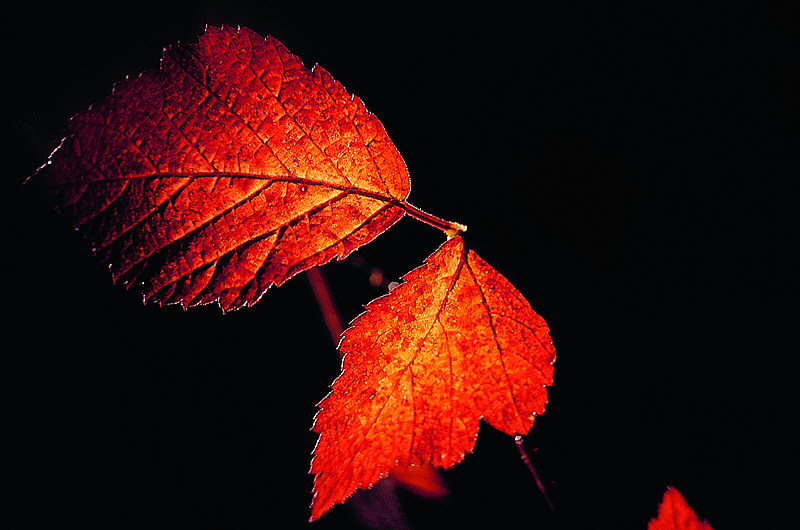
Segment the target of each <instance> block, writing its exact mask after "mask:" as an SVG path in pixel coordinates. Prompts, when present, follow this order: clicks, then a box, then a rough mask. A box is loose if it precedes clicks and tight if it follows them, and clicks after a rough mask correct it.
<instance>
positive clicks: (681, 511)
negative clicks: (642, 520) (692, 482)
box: [647, 486, 712, 530]
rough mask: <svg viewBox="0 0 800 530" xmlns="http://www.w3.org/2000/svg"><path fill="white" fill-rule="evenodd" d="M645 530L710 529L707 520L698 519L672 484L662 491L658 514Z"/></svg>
mask: <svg viewBox="0 0 800 530" xmlns="http://www.w3.org/2000/svg"><path fill="white" fill-rule="evenodd" d="M647 530H712V529H711V525H710V524H708V522H707V521H704V520H702V519H700V518H699V517H698V516H697V514H696V513H695V512H694V510H692V508H691V507H690V506H689V504H688V503H687V502H686V499H684V498H683V495H681V494H680V492H679V491H678V490H676V489H675V488H673V487H672V486H670V487H668V488H667V491H665V492H664V499H663V500H662V501H661V504H660V505H659V506H658V515H657V516H656V518H655V519H651V520H650V523H649V524H648V525H647Z"/></svg>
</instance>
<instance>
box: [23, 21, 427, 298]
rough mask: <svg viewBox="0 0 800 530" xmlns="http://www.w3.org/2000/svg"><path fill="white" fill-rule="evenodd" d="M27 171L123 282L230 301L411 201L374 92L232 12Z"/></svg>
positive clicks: (254, 293) (353, 243) (339, 251)
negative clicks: (370, 98)
mask: <svg viewBox="0 0 800 530" xmlns="http://www.w3.org/2000/svg"><path fill="white" fill-rule="evenodd" d="M29 182H30V183H34V184H38V185H41V186H42V187H43V188H44V189H45V190H46V191H47V193H48V194H49V195H50V197H51V199H52V200H53V202H54V203H55V205H56V206H57V209H58V210H60V211H61V213H63V214H64V215H66V216H67V217H68V218H69V219H70V222H71V223H72V224H73V225H74V226H75V227H76V228H78V229H79V230H80V231H81V232H82V233H83V234H85V236H86V237H87V238H88V239H89V240H90V242H91V244H92V246H93V250H94V252H95V253H96V254H98V255H100V256H102V257H103V258H104V259H105V260H106V261H107V263H108V265H109V269H110V272H111V274H112V277H113V279H114V281H115V282H121V283H123V284H126V285H132V284H135V283H139V284H141V285H142V289H143V293H144V298H145V300H146V301H153V302H158V303H160V304H169V303H180V304H182V305H183V306H184V307H188V306H192V305H197V304H206V303H210V302H215V301H216V302H218V303H219V305H220V307H221V308H222V309H223V310H224V311H227V310H231V309H235V308H238V307H241V306H244V305H252V304H253V303H255V302H256V301H257V300H258V299H259V298H260V297H261V295H262V294H263V293H264V292H265V291H266V290H267V289H268V288H269V287H270V286H272V285H280V284H281V283H283V282H284V281H286V280H287V279H288V278H290V277H291V276H293V275H294V274H296V273H298V272H301V271H304V270H306V269H309V268H311V267H313V266H315V265H318V264H322V263H325V262H327V261H330V260H331V259H333V258H338V259H342V258H344V257H346V256H347V255H349V254H350V253H351V252H353V250H355V249H356V248H358V247H360V246H361V245H364V244H365V243H367V242H369V241H371V240H372V239H374V238H375V237H377V236H378V235H379V234H381V233H382V232H383V231H385V230H386V229H387V228H388V227H390V226H391V225H392V224H393V223H395V222H396V221H397V220H398V219H400V218H401V217H402V216H403V215H404V213H405V212H406V211H408V209H409V207H410V205H408V204H407V203H405V199H406V197H407V196H408V193H409V186H410V183H409V177H408V172H407V170H406V166H405V164H404V162H403V159H402V158H401V156H400V154H399V153H398V151H397V149H396V148H395V147H394V145H393V144H392V142H391V140H390V139H389V137H388V136H387V134H386V131H385V130H384V127H383V125H382V124H381V122H380V121H379V120H378V119H377V118H376V117H375V116H374V115H373V114H371V113H369V112H368V111H367V110H366V108H365V107H364V104H363V103H362V101H361V100H360V99H358V98H357V97H354V96H350V95H349V94H348V93H347V92H346V91H345V89H344V87H343V86H342V85H341V84H340V83H338V82H337V81H335V80H334V79H333V78H332V77H331V75H330V74H329V73H328V72H327V71H325V70H324V69H323V68H320V67H319V66H316V67H315V68H314V69H313V70H308V69H306V68H305V67H304V66H303V63H302V62H301V61H300V60H299V59H298V58H297V57H295V56H294V55H292V54H291V53H289V51H288V50H287V49H286V48H285V47H284V46H283V45H282V44H281V43H280V42H278V41H277V40H276V39H275V38H273V37H267V38H266V39H264V38H262V37H260V36H259V35H257V34H256V33H254V32H252V31H250V30H248V29H245V28H239V29H238V30H237V29H234V28H230V27H222V28H213V27H209V28H208V29H207V31H206V33H205V34H204V35H203V36H202V37H201V38H200V40H199V43H198V44H196V45H190V44H179V45H177V46H173V47H170V48H168V49H165V50H164V54H163V58H162V60H161V68H160V70H158V71H146V72H143V73H142V74H141V75H139V76H138V77H135V78H129V79H126V80H124V81H122V82H120V83H117V84H116V85H115V86H114V89H113V91H112V93H111V95H110V96H109V97H108V98H107V99H106V100H105V101H103V102H100V103H97V104H94V105H92V106H91V107H90V108H89V109H88V110H86V111H85V112H82V113H80V114H78V115H77V116H75V117H74V118H72V120H71V121H70V124H69V128H68V131H67V134H66V137H65V138H64V139H63V140H62V142H61V144H60V145H59V146H58V148H56V149H55V151H54V152H53V153H52V154H51V156H50V158H49V160H48V161H47V163H46V164H45V165H44V166H42V167H41V168H40V169H39V171H38V172H37V173H36V175H34V176H33V177H32V178H31V179H29ZM411 208H413V207H411Z"/></svg>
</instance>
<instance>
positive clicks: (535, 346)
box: [311, 237, 555, 520]
mask: <svg viewBox="0 0 800 530" xmlns="http://www.w3.org/2000/svg"><path fill="white" fill-rule="evenodd" d="M340 350H341V352H342V353H343V354H344V359H343V362H342V372H341V374H340V376H339V377H338V378H337V379H336V381H335V382H334V383H333V385H332V389H331V392H330V393H329V394H328V396H327V397H326V398H325V399H324V400H323V401H322V402H321V403H320V404H319V409H320V410H319V412H318V413H317V416H316V418H315V422H314V430H315V431H316V432H318V433H319V434H320V436H319V439H318V441H317V446H316V448H315V451H314V458H313V460H312V466H311V472H312V473H314V474H315V475H316V476H315V480H314V499H313V501H312V515H311V519H312V520H314V519H316V518H318V517H320V516H321V515H322V514H323V513H325V512H326V511H327V510H329V509H330V508H331V507H332V506H333V505H334V504H336V503H338V502H343V501H344V500H346V499H347V498H348V497H349V496H350V495H351V494H352V493H353V492H355V491H356V490H357V489H359V488H367V487H370V486H372V485H373V484H375V483H376V482H377V481H378V480H380V479H381V478H382V477H384V476H386V474H387V473H388V472H389V471H390V470H391V469H392V468H393V467H394V466H401V467H409V466H416V465H422V464H426V463H432V464H433V465H434V466H437V467H443V468H449V467H452V466H454V465H455V464H457V463H459V462H460V461H461V460H462V459H463V458H464V455H465V454H466V453H468V452H471V451H472V449H473V448H474V445H475V441H476V439H477V435H478V428H479V422H480V420H481V419H482V418H483V419H485V420H486V421H487V422H488V423H489V424H490V425H492V426H494V427H495V428H497V429H499V430H502V431H504V432H506V433H508V434H510V435H513V434H517V433H520V434H524V433H527V432H528V431H529V430H530V428H531V427H532V425H533V422H534V419H535V416H536V415H537V414H541V413H543V412H544V406H545V404H546V402H547V394H546V386H549V385H551V384H552V375H553V362H554V361H555V349H554V348H553V346H552V342H551V341H550V337H549V329H548V328H547V325H546V323H545V322H544V320H543V319H542V318H541V317H540V316H539V315H538V314H536V313H535V312H534V311H533V309H532V308H531V307H530V304H529V303H528V302H527V301H526V300H525V298H524V297H523V296H522V295H521V294H520V293H519V291H517V290H516V289H515V288H514V287H513V286H512V285H511V284H510V283H509V282H508V280H507V279H505V278H504V277H502V276H501V275H500V274H499V273H498V272H497V271H495V270H494V269H493V268H492V267H491V266H489V265H488V264H487V263H486V262H485V261H483V260H482V259H481V258H480V257H479V256H478V255H477V254H475V253H474V252H472V251H471V250H468V249H467V248H466V247H465V246H464V244H463V240H462V239H461V238H460V237H455V238H452V239H451V240H449V241H448V242H447V243H445V244H444V245H442V246H441V247H440V248H439V249H438V250H437V251H436V252H434V254H432V255H431V256H430V257H429V258H428V259H427V260H426V261H425V263H424V264H423V265H422V266H420V267H418V268H417V269H414V270H413V271H411V272H410V273H408V274H407V275H406V276H405V277H404V283H403V284H401V285H400V286H399V287H397V288H396V289H395V290H393V291H392V292H391V293H389V294H388V295H385V296H383V297H381V298H378V299H377V300H374V301H373V302H371V303H370V304H368V305H367V306H366V311H365V312H364V313H363V314H361V315H360V316H359V317H357V318H356V319H355V320H354V321H353V323H352V326H351V327H350V328H349V329H348V330H347V331H346V332H345V334H344V336H343V338H342V342H341V345H340Z"/></svg>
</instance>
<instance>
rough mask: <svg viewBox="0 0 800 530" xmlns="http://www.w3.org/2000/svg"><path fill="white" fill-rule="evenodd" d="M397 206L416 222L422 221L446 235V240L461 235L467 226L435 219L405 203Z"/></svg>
mask: <svg viewBox="0 0 800 530" xmlns="http://www.w3.org/2000/svg"><path fill="white" fill-rule="evenodd" d="M398 206H400V207H401V208H403V209H404V210H405V211H406V213H407V214H408V215H410V216H411V217H413V218H414V219H416V220H418V221H422V222H423V223H425V224H428V225H431V226H433V227H436V228H438V229H439V230H441V231H442V232H444V233H445V234H447V239H451V238H453V237H455V236H457V235H459V234H463V233H464V232H466V231H467V226H466V225H462V224H461V223H456V222H453V221H446V220H444V219H442V218H440V217H436V216H435V215H433V214H430V213H428V212H426V211H424V210H421V209H419V208H417V207H416V206H414V205H413V204H410V203H408V202H406V201H401V202H400V203H399V204H398Z"/></svg>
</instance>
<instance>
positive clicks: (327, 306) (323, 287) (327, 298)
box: [306, 267, 344, 351]
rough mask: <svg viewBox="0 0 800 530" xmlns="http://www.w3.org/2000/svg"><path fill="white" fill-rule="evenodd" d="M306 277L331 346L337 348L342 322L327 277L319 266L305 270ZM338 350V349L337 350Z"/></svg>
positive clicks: (342, 328)
mask: <svg viewBox="0 0 800 530" xmlns="http://www.w3.org/2000/svg"><path fill="white" fill-rule="evenodd" d="M306 279H307V280H308V284H309V285H310V286H311V291H312V292H313V293H314V298H316V299H317V305H319V310H320V313H322V319H323V320H324V321H325V326H326V327H327V328H328V333H329V334H330V336H331V342H333V347H334V348H338V346H339V339H340V337H341V336H342V332H343V331H344V323H343V321H342V317H341V315H340V314H339V308H338V306H337V305H336V302H335V301H334V299H333V293H332V292H331V288H330V285H329V284H328V279H327V278H326V277H325V273H324V272H323V271H322V269H321V268H320V267H313V268H311V269H308V270H307V271H306ZM337 351H338V350H337Z"/></svg>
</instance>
